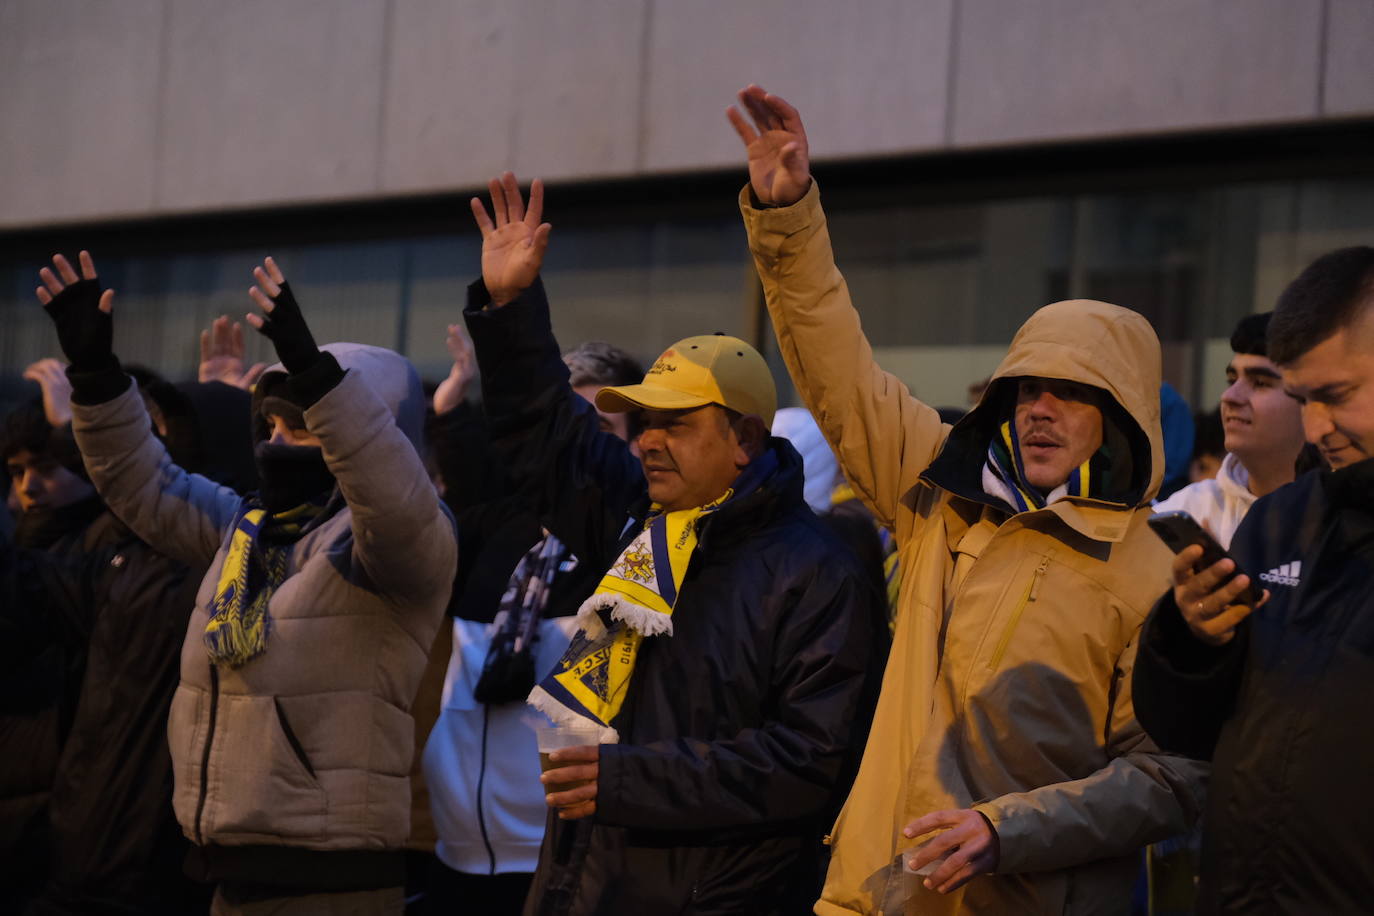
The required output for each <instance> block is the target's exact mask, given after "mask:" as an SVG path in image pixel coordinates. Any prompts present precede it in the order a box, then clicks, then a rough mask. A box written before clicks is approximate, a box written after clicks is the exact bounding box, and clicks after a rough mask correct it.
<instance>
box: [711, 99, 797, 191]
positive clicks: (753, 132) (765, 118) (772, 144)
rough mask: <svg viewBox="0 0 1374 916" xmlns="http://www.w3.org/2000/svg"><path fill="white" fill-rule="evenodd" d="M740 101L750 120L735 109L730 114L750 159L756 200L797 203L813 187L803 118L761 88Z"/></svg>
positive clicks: (751, 182) (728, 113)
mask: <svg viewBox="0 0 1374 916" xmlns="http://www.w3.org/2000/svg"><path fill="white" fill-rule="evenodd" d="M739 100H740V105H741V106H742V107H743V108H744V109H745V111H747V112H748V113H749V119H746V118H745V116H744V115H743V114H741V113H740V112H739V110H738V109H736V108H735V107H733V106H731V107H730V108H729V110H728V111H727V112H726V114H727V116H728V117H729V118H730V123H731V124H733V125H734V126H735V131H736V133H738V134H739V137H740V140H742V141H743V142H744V148H745V152H746V153H747V154H748V156H749V184H750V186H751V187H753V189H754V196H755V197H757V198H758V199H759V200H760V201H761V202H763V203H765V204H772V205H773V206H779V207H786V206H790V205H791V204H794V203H796V202H797V201H799V200H801V199H802V196H803V195H804V194H806V192H807V191H808V190H809V189H810V187H811V163H810V154H809V152H808V149H807V145H806V129H805V128H804V127H802V122H801V116H800V115H799V114H798V113H797V110H796V109H795V108H793V107H792V106H791V105H789V104H787V102H786V101H784V100H783V99H782V98H781V97H779V96H776V95H771V94H769V93H767V92H765V91H764V90H762V89H760V88H759V87H758V86H749V87H748V88H747V89H745V90H743V91H742V92H740V94H739ZM750 119H752V121H753V123H752V124H751V123H750Z"/></svg>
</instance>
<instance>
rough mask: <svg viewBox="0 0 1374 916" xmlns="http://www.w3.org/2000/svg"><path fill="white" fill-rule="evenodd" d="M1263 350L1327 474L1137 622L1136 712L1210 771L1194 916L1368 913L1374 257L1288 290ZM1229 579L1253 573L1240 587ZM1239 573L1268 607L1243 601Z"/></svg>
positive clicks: (1180, 565) (1302, 487)
mask: <svg viewBox="0 0 1374 916" xmlns="http://www.w3.org/2000/svg"><path fill="white" fill-rule="evenodd" d="M1269 355H1270V358H1271V359H1272V360H1273V361H1274V362H1275V363H1276V364H1277V365H1278V366H1279V367H1280V369H1281V370H1282V373H1283V384H1284V388H1285V390H1286V391H1288V393H1289V394H1290V395H1292V396H1293V397H1294V398H1296V399H1297V400H1298V402H1299V403H1300V404H1301V405H1302V417H1303V427H1304V432H1305V435H1306V437H1307V441H1308V442H1310V443H1312V444H1313V445H1315V446H1317V447H1318V448H1319V449H1320V450H1321V453H1322V457H1323V458H1324V459H1325V461H1326V462H1327V464H1328V465H1329V466H1330V470H1328V471H1323V472H1312V473H1309V474H1306V475H1303V476H1302V477H1300V478H1298V479H1297V480H1296V481H1295V482H1293V483H1291V484H1289V485H1287V486H1285V487H1281V488H1280V489H1278V490H1276V491H1275V492H1274V493H1272V494H1270V495H1268V496H1266V497H1263V498H1262V499H1260V500H1259V501H1257V502H1256V503H1255V505H1254V507H1253V508H1252V509H1251V510H1250V512H1249V514H1248V515H1247V516H1246V518H1245V521H1244V522H1243V523H1242V524H1241V526H1240V529H1239V530H1238V531H1237V532H1236V534H1235V537H1234V539H1233V540H1232V542H1231V552H1232V555H1233V556H1234V558H1235V560H1234V562H1233V561H1232V560H1222V561H1220V562H1219V563H1217V564H1215V565H1213V566H1211V567H1210V568H1208V569H1205V570H1201V571H1195V570H1194V568H1193V566H1194V564H1195V563H1197V562H1198V560H1199V559H1200V558H1201V549H1200V548H1197V547H1191V548H1188V549H1187V550H1185V551H1183V552H1182V553H1180V554H1179V555H1178V557H1177V559H1176V561H1175V563H1174V582H1175V586H1174V589H1173V591H1172V592H1171V593H1169V594H1166V595H1165V596H1164V598H1163V599H1161V601H1160V603H1159V605H1158V606H1157V607H1156V608H1155V610H1154V612H1153V613H1152V614H1151V616H1150V618H1149V620H1148V621H1147V623H1146V627H1145V632H1144V637H1143V639H1142V642H1141V649H1140V655H1139V658H1138V660H1137V662H1136V667H1135V681H1134V693H1135V704H1136V713H1137V715H1138V716H1139V717H1140V721H1141V723H1142V724H1143V725H1144V726H1145V728H1146V729H1147V730H1148V731H1149V733H1150V735H1151V736H1152V737H1153V738H1154V739H1155V740H1156V741H1157V742H1158V743H1159V744H1160V745H1161V746H1162V747H1164V748H1165V749H1166V750H1172V751H1177V752H1181V753H1187V754H1190V755H1192V756H1196V757H1199V758H1202V759H1210V760H1211V761H1212V762H1213V769H1212V782H1211V787H1210V790H1209V798H1208V809H1207V815H1206V818H1205V820H1204V823H1205V825H1206V826H1205V832H1204V837H1203V850H1202V864H1201V888H1200V895H1199V910H1198V911H1199V912H1201V913H1293V914H1299V913H1301V914H1307V913H1323V914H1337V913H1366V912H1368V911H1369V906H1370V901H1371V900H1374V839H1371V834H1370V831H1369V828H1368V825H1367V824H1366V823H1365V820H1366V818H1363V817H1361V816H1360V815H1359V812H1360V811H1364V810H1367V809H1368V804H1367V803H1366V802H1365V801H1364V800H1363V799H1364V796H1363V793H1364V791H1365V787H1366V783H1367V782H1368V779H1369V774H1370V773H1371V772H1374V739H1371V734H1374V733H1371V731H1370V728H1369V710H1368V706H1369V698H1370V696H1371V688H1374V590H1371V589H1370V582H1371V580H1374V461H1371V460H1370V457H1371V456H1372V455H1374V248H1345V249H1341V250H1339V251H1334V252H1331V253H1330V254H1327V255H1324V256H1323V257H1321V258H1318V259H1317V260H1316V261H1314V262H1313V263H1312V264H1311V265H1310V266H1309V267H1308V268H1307V269H1306V270H1305V271H1303V273H1302V274H1301V275H1300V276H1299V277H1298V278H1297V279H1296V280H1295V281H1293V283H1292V284H1290V285H1289V287H1288V288H1287V289H1286V290H1285V291H1284V293H1283V295H1282V296H1281V297H1280V299H1279V305H1278V309H1277V310H1276V311H1275V312H1274V317H1273V319H1272V321H1271V323H1270V326H1269ZM1237 569H1241V570H1244V571H1246V573H1248V574H1240V575H1237V574H1236V573H1237ZM1251 577H1254V578H1256V579H1258V580H1259V581H1258V582H1257V583H1256V584H1258V585H1261V586H1263V587H1265V588H1266V591H1267V597H1266V599H1265V600H1263V601H1261V602H1259V603H1258V605H1257V606H1255V607H1251V606H1249V605H1247V604H1244V603H1239V602H1240V598H1241V594H1242V592H1243V591H1244V589H1245V588H1246V587H1247V586H1248V585H1249V584H1250V581H1251Z"/></svg>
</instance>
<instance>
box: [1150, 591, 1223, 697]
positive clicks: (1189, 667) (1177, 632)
mask: <svg viewBox="0 0 1374 916" xmlns="http://www.w3.org/2000/svg"><path fill="white" fill-rule="evenodd" d="M1246 632H1247V629H1246V627H1245V623H1244V622H1242V623H1241V625H1240V626H1239V627H1237V629H1236V635H1235V636H1233V637H1232V638H1231V640H1230V642H1228V643H1226V644H1225V645H1221V646H1211V645H1208V644H1207V643H1205V642H1203V641H1202V640H1200V639H1198V638H1197V637H1196V636H1194V635H1193V631H1192V630H1190V629H1188V623H1187V621H1185V620H1184V619H1183V614H1182V612H1180V611H1179V609H1178V605H1177V604H1175V603H1174V595H1173V592H1172V591H1169V592H1166V593H1165V595H1164V597H1162V598H1160V599H1159V603H1158V604H1156V605H1155V609H1154V613H1152V614H1151V615H1150V619H1149V621H1147V624H1146V631H1145V640H1144V642H1145V646H1146V647H1147V648H1148V650H1149V652H1150V653H1151V654H1152V655H1154V656H1155V657H1156V658H1158V659H1159V660H1161V661H1163V662H1165V663H1166V664H1167V665H1168V667H1169V668H1170V669H1171V670H1172V671H1173V672H1174V673H1176V674H1179V675H1183V676H1185V677H1188V676H1192V677H1205V676H1208V675H1211V674H1212V673H1214V672H1216V671H1218V670H1220V669H1221V668H1224V667H1226V666H1227V665H1228V664H1229V663H1230V662H1231V661H1232V660H1233V659H1234V658H1235V657H1236V656H1237V654H1240V653H1242V652H1243V649H1242V648H1241V647H1242V646H1243V644H1244V642H1245V639H1244V637H1245V633H1246Z"/></svg>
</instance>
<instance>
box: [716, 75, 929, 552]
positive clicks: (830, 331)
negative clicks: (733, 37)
mask: <svg viewBox="0 0 1374 916" xmlns="http://www.w3.org/2000/svg"><path fill="white" fill-rule="evenodd" d="M739 98H740V103H741V106H742V107H743V108H744V110H745V112H747V113H748V117H746V116H745V115H744V114H743V113H741V112H740V111H739V110H737V109H735V108H733V107H732V108H730V109H729V111H728V115H729V118H730V122H731V123H732V124H733V125H734V127H735V130H736V132H737V133H738V134H739V136H740V139H741V140H742V141H743V142H744V145H745V149H746V151H747V154H748V157H749V187H747V188H745V189H744V191H743V192H742V193H741V195H740V211H741V212H742V213H743V215H744V224H745V228H746V229H747V230H748V233H749V245H750V249H751V251H752V252H753V255H754V264H755V266H756V267H757V268H758V272H759V278H760V280H761V281H762V282H763V291H764V298H765V300H766V302H767V305H768V313H769V315H770V316H771V318H772V320H773V329H774V331H775V332H776V333H777V337H778V346H779V349H780V350H781V352H782V356H783V359H784V361H785V362H786V363H787V370H788V372H789V373H790V374H791V376H792V381H793V382H794V383H795V384H796V386H797V391H798V393H799V394H800V395H801V397H802V400H803V401H804V402H805V403H806V406H807V407H808V408H809V409H810V410H811V412H812V414H814V415H815V417H816V421H817V422H818V423H819V425H820V427H821V430H822V431H823V432H824V433H825V436H826V439H828V440H829V442H830V444H831V446H832V447H833V448H834V449H835V452H836V454H837V455H838V456H839V459H840V463H841V465H842V466H843V467H844V470H845V474H846V476H847V477H848V478H849V480H850V482H851V483H852V484H853V485H854V488H855V491H856V492H857V493H858V494H859V496H860V498H862V499H863V501H864V503H865V504H866V505H867V506H868V507H869V508H870V509H871V510H873V512H874V513H875V514H876V516H877V518H878V519H879V520H880V521H881V522H882V523H883V524H885V525H887V526H888V527H894V525H895V521H896V517H897V506H898V503H899V502H900V500H901V499H902V497H903V496H904V495H905V494H906V492H907V491H908V490H910V489H911V487H912V486H914V485H915V484H916V481H917V479H918V477H919V476H920V473H921V472H922V471H923V470H925V468H926V466H927V465H929V464H930V462H931V461H932V460H933V459H934V458H935V455H936V454H937V453H938V452H939V449H940V446H941V445H942V444H943V442H944V438H945V435H946V434H947V433H948V431H949V428H948V427H947V426H945V425H944V424H942V423H941V422H940V418H939V415H938V414H937V413H936V412H935V410H934V409H932V408H930V407H928V406H926V405H925V404H922V403H921V402H920V401H918V400H917V399H916V398H914V397H913V396H912V395H911V393H910V391H908V390H907V387H906V386H905V385H904V384H902V382H901V381H899V380H898V379H897V378H896V377H895V376H893V375H891V374H890V373H887V372H884V371H883V370H882V369H880V368H879V367H878V364H877V363H876V362H875V361H874V359H873V351H872V348H871V347H870V346H869V344H868V340H867V339H866V338H865V337H864V334H863V328H862V327H861V326H860V323H859V316H858V313H857V312H855V311H854V307H853V305H852V304H851V302H850V298H849V290H848V287H847V286H846V285H845V282H844V277H842V276H841V275H840V272H839V269H838V268H836V266H835V258H834V254H833V252H832V251H831V249H830V236H829V234H828V233H827V231H826V223H825V214H824V212H823V211H822V210H821V206H820V194H819V191H818V190H817V188H816V185H815V183H814V182H813V181H812V180H811V175H810V160H809V148H808V146H807V141H806V131H805V129H804V128H803V126H802V122H801V116H800V115H799V114H798V113H797V110H796V109H795V108H793V107H792V106H791V105H789V104H788V103H787V102H785V101H784V100H783V99H781V98H779V97H778V96H775V95H771V94H769V93H767V92H764V90H762V89H760V88H759V87H757V86H750V87H748V88H747V89H745V90H744V91H742V92H741V93H740V96H739Z"/></svg>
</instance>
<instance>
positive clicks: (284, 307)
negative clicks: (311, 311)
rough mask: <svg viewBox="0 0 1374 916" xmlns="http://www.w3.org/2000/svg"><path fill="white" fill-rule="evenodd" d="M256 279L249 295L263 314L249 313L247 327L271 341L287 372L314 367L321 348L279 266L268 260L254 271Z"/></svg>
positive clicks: (301, 370)
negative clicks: (255, 283)
mask: <svg viewBox="0 0 1374 916" xmlns="http://www.w3.org/2000/svg"><path fill="white" fill-rule="evenodd" d="M253 279H255V280H257V281H258V283H257V285H256V286H254V287H251V288H250V289H249V290H248V295H249V296H250V297H251V298H252V300H253V301H254V302H255V303H257V306H258V308H260V309H262V312H263V313H262V314H261V315H256V314H253V313H252V312H250V313H249V314H248V323H249V324H251V325H252V326H253V328H254V329H255V330H257V331H259V332H260V333H261V334H262V335H263V336H264V337H266V338H267V339H268V340H270V341H272V346H273V347H275V348H276V350H277V357H278V358H279V359H280V360H281V364H282V365H283V366H285V367H286V371H287V372H289V373H291V374H292V375H297V374H298V373H301V372H304V371H305V370H307V369H309V368H310V367H311V366H314V365H315V363H316V362H317V361H318V360H319V358H320V348H319V347H318V346H316V344H315V338H314V336H313V335H312V334H311V333H310V328H309V326H307V325H306V323H305V316H304V315H302V314H301V307H300V306H299V305H297V304H296V297H295V296H294V295H292V293H291V287H290V286H288V285H287V284H286V278H285V277H284V276H282V272H281V269H280V268H278V267H277V262H276V261H274V260H272V259H271V258H267V259H265V260H264V261H263V262H262V266H261V267H254V268H253Z"/></svg>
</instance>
